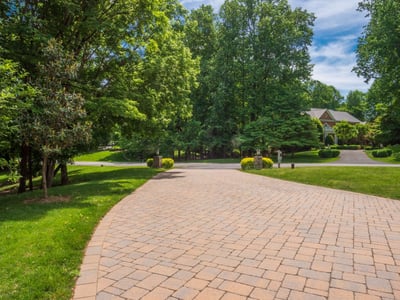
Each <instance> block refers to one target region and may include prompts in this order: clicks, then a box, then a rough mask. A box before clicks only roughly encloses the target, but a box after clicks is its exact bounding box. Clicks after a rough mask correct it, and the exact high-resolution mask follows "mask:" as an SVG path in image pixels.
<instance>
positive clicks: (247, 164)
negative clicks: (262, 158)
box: [240, 157, 254, 170]
mask: <svg viewBox="0 0 400 300" xmlns="http://www.w3.org/2000/svg"><path fill="white" fill-rule="evenodd" d="M240 166H241V167H242V170H251V169H254V158H253V157H245V158H243V159H242V160H241V161H240Z"/></svg>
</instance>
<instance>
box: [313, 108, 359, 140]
mask: <svg viewBox="0 0 400 300" xmlns="http://www.w3.org/2000/svg"><path fill="white" fill-rule="evenodd" d="M307 114H308V115H309V116H310V117H312V118H317V119H319V120H320V121H321V123H322V126H323V130H324V141H325V138H326V137H327V136H328V135H329V134H332V135H334V139H335V144H337V142H338V141H337V136H336V134H335V130H334V129H333V127H334V126H335V125H336V123H338V122H341V121H347V122H349V123H350V124H359V123H361V121H360V120H359V119H357V118H356V117H354V116H352V115H351V114H349V113H348V112H345V111H336V110H331V109H323V108H311V110H310V111H308V112H307Z"/></svg>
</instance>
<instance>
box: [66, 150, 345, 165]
mask: <svg viewBox="0 0 400 300" xmlns="http://www.w3.org/2000/svg"><path fill="white" fill-rule="evenodd" d="M272 159H273V161H274V162H277V158H276V156H273V157H272ZM338 159H339V158H338V157H336V158H320V157H319V156H318V150H315V151H305V152H297V153H295V154H294V156H292V155H291V154H290V153H286V154H284V156H283V160H282V163H292V162H293V163H329V162H333V161H336V160H338ZM74 160H75V161H104V162H129V161H130V160H129V159H128V158H127V157H126V156H125V155H124V152H123V151H97V152H92V153H88V154H83V155H80V156H77V157H75V158H74ZM184 162H194V163H220V164H223V163H240V159H239V158H220V159H202V160H190V161H184Z"/></svg>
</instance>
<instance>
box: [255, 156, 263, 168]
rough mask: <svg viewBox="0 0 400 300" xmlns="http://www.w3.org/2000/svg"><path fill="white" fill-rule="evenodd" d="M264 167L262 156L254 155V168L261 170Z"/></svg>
mask: <svg viewBox="0 0 400 300" xmlns="http://www.w3.org/2000/svg"><path fill="white" fill-rule="evenodd" d="M262 167H263V163H262V156H261V155H256V156H254V168H255V169H256V170H261V169H262Z"/></svg>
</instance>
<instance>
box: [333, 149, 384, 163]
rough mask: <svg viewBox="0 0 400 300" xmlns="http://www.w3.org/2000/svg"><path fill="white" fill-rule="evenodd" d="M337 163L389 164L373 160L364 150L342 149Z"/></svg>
mask: <svg viewBox="0 0 400 300" xmlns="http://www.w3.org/2000/svg"><path fill="white" fill-rule="evenodd" d="M335 163H337V164H361V165H389V164H385V163H381V162H378V161H376V160H372V159H370V158H369V157H368V155H367V154H365V152H364V151H363V150H340V158H339V160H337V161H336V162H335Z"/></svg>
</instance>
